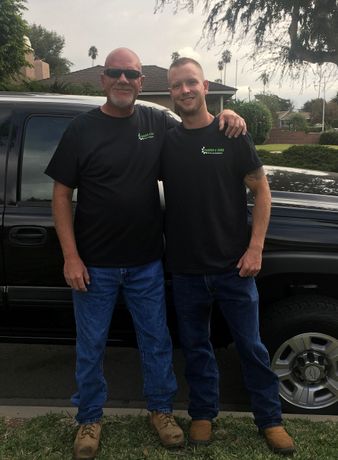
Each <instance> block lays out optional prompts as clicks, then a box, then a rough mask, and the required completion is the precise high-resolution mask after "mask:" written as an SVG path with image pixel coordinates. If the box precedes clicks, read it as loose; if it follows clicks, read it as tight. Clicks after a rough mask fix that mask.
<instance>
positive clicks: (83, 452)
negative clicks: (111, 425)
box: [74, 422, 101, 460]
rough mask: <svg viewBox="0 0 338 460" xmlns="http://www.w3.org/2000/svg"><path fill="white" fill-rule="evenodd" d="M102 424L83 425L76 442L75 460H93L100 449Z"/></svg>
mask: <svg viewBox="0 0 338 460" xmlns="http://www.w3.org/2000/svg"><path fill="white" fill-rule="evenodd" d="M100 434H101V423H100V422H95V423H88V424H86V425H81V426H80V429H79V431H78V432H77V435H76V438H75V442H74V458H75V460H92V459H93V458H95V455H96V453H97V450H98V448H99V441H100Z"/></svg>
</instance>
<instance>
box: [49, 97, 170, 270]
mask: <svg viewBox="0 0 338 460" xmlns="http://www.w3.org/2000/svg"><path fill="white" fill-rule="evenodd" d="M175 124H177V122H175V121H174V120H173V119H171V118H170V117H168V116H166V115H165V113H164V112H161V111H159V110H156V109H153V108H149V107H144V106H139V105H138V106H135V111H134V113H133V114H132V115H131V116H130V117H127V118H114V117H111V116H108V115H106V114H104V113H103V112H102V111H101V110H100V109H99V108H97V109H94V110H91V111H90V112H88V113H85V114H81V115H79V116H78V117H76V118H75V119H74V121H73V122H72V123H71V124H70V126H69V128H68V129H67V130H66V132H65V134H64V136H63V138H62V139H61V141H60V144H59V146H58V148H57V150H56V152H55V154H54V156H53V158H52V159H51V161H50V163H49V165H48V167H47V169H46V174H48V175H49V176H51V177H52V178H53V179H54V180H56V181H58V182H60V183H62V184H64V185H66V186H67V187H70V188H74V189H75V188H77V189H78V195H77V206H76V212H75V222H74V229H75V237H76V242H77V247H78V251H79V254H80V256H81V258H82V259H83V261H84V263H85V264H86V265H88V266H97V267H128V266H134V265H142V264H145V263H148V262H151V261H153V260H156V259H158V258H159V257H161V255H162V251H163V237H162V213H161V206H160V201H159V193H158V184H157V178H158V173H159V157H160V150H161V147H162V145H163V141H164V136H165V133H166V131H167V129H168V128H169V127H172V126H173V125H175Z"/></svg>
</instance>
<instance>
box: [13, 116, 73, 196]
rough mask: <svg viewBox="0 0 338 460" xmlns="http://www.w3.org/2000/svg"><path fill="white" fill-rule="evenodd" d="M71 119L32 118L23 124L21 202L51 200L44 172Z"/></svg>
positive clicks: (47, 178) (50, 189) (51, 182)
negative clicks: (24, 127) (24, 126)
mask: <svg viewBox="0 0 338 460" xmlns="http://www.w3.org/2000/svg"><path fill="white" fill-rule="evenodd" d="M71 120H72V118H70V117H56V116H48V117H47V116H32V117H30V118H29V120H28V122H27V123H26V129H25V136H24V145H23V160H22V180H21V201H46V200H51V199H52V184H53V181H52V179H51V178H50V177H48V176H47V175H46V174H44V170H45V169H46V167H47V164H48V162H49V160H50V158H51V156H52V155H53V153H54V151H55V149H56V147H57V145H58V143H59V141H60V138H61V136H62V134H63V132H64V131H65V129H66V128H67V126H68V124H69V123H70V121H71Z"/></svg>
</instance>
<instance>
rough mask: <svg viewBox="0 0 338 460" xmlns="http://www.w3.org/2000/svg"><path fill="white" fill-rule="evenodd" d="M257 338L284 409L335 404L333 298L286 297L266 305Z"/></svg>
mask: <svg viewBox="0 0 338 460" xmlns="http://www.w3.org/2000/svg"><path fill="white" fill-rule="evenodd" d="M261 334H262V340H263V342H264V343H265V345H266V347H267V348H268V350H269V353H270V358H271V367H272V369H273V370H274V371H275V372H276V374H277V375H278V378H279V381H280V396H281V398H282V402H283V409H284V411H285V412H293V413H310V412H312V413H313V414H334V413H335V414H336V413H337V410H338V300H337V299H333V298H329V297H324V296H323V297H322V296H317V295H316V296H315V295H311V296H310V295H309V296H302V297H290V298H288V299H285V300H283V301H280V302H278V303H275V304H274V305H272V306H271V307H268V308H267V309H266V312H265V314H263V317H262V321H261Z"/></svg>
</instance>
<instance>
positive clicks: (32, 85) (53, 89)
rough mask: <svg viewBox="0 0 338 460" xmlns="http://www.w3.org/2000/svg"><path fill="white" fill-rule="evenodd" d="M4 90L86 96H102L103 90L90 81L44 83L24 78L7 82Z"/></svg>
mask: <svg viewBox="0 0 338 460" xmlns="http://www.w3.org/2000/svg"><path fill="white" fill-rule="evenodd" d="M3 90H4V91H18V92H25V91H30V92H34V93H57V94H79V95H87V96H103V92H102V91H101V90H98V89H96V88H94V86H92V85H91V84H90V83H83V84H72V83H65V82H63V81H59V80H55V81H54V83H51V84H46V83H44V82H43V81H34V80H26V81H23V82H21V83H7V84H6V85H4V88H3Z"/></svg>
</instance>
